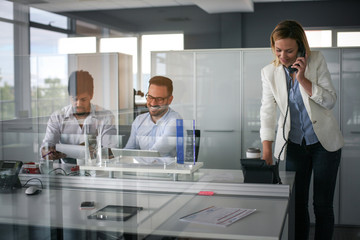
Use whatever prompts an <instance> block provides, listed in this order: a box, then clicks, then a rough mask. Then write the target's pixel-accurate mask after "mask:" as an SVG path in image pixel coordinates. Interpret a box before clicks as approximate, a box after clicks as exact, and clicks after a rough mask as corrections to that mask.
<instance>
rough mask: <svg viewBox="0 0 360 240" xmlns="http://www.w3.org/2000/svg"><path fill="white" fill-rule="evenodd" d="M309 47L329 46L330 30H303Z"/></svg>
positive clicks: (330, 43) (330, 40) (330, 41)
mask: <svg viewBox="0 0 360 240" xmlns="http://www.w3.org/2000/svg"><path fill="white" fill-rule="evenodd" d="M305 34H306V37H307V40H308V42H309V45H310V47H331V45H332V39H331V34H332V31H331V30H308V31H305Z"/></svg>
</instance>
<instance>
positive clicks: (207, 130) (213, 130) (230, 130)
mask: <svg viewBox="0 0 360 240" xmlns="http://www.w3.org/2000/svg"><path fill="white" fill-rule="evenodd" d="M204 131H205V132H235V130H234V129H229V130H220V129H205V130H204Z"/></svg>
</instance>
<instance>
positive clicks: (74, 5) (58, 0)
mask: <svg viewBox="0 0 360 240" xmlns="http://www.w3.org/2000/svg"><path fill="white" fill-rule="evenodd" d="M10 1H12V2H18V3H23V4H29V5H30V6H31V7H35V8H39V9H43V10H46V11H50V12H73V11H99V10H114V9H134V8H153V7H176V6H190V5H196V6H198V7H199V8H201V9H202V10H204V11H205V12H207V13H210V14H212V13H225V12H253V11H254V3H259V2H305V1H326V0H10Z"/></svg>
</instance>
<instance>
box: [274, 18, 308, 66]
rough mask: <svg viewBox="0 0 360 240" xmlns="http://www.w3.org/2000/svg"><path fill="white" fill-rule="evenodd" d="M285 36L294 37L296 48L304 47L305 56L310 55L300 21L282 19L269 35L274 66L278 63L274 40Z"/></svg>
mask: <svg viewBox="0 0 360 240" xmlns="http://www.w3.org/2000/svg"><path fill="white" fill-rule="evenodd" d="M285 38H291V39H294V40H295V41H296V43H297V45H298V48H299V49H300V48H301V44H302V45H303V48H305V51H306V54H307V56H310V47H309V43H308V41H307V38H306V34H305V31H304V29H303V28H302V26H301V25H300V23H298V22H297V21H294V20H284V21H281V22H280V23H278V25H276V27H275V29H274V30H273V31H272V33H271V36H270V43H271V50H272V51H273V53H274V55H275V59H274V61H273V63H274V64H275V66H278V65H279V64H280V60H279V58H278V57H277V56H276V54H275V41H277V40H280V39H285Z"/></svg>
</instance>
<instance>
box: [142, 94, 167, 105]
mask: <svg viewBox="0 0 360 240" xmlns="http://www.w3.org/2000/svg"><path fill="white" fill-rule="evenodd" d="M169 97H170V96H168V97H153V96H151V95H149V93H147V94H146V95H145V98H146V100H147V101H148V102H150V101H152V100H155V102H157V103H160V104H161V103H163V102H164V101H165V99H167V98H169Z"/></svg>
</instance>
